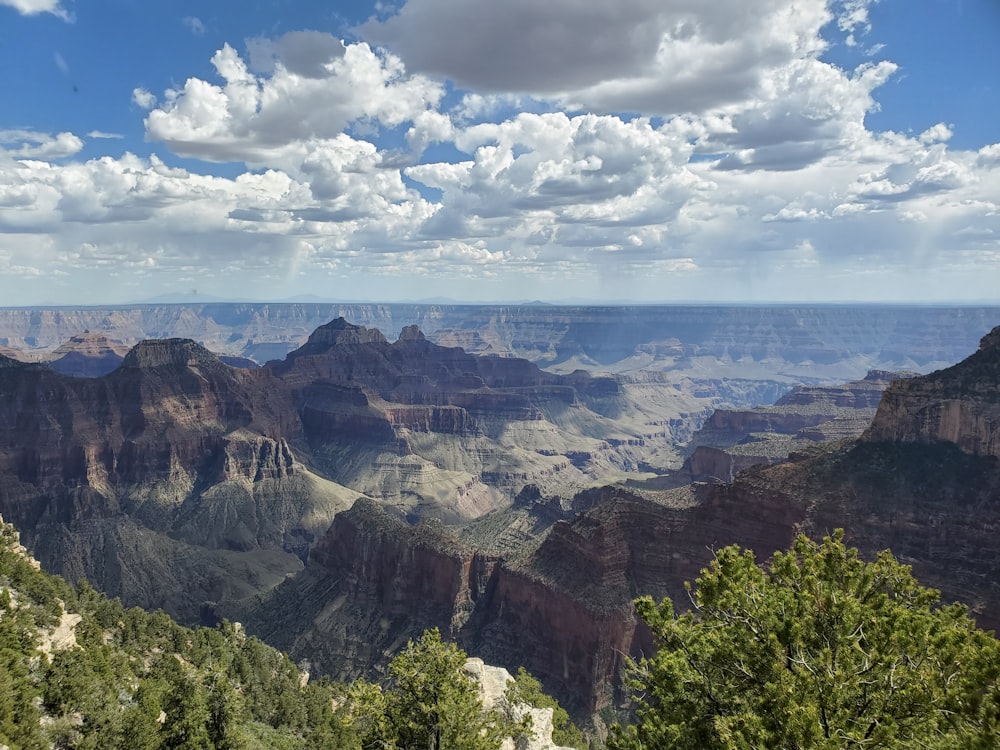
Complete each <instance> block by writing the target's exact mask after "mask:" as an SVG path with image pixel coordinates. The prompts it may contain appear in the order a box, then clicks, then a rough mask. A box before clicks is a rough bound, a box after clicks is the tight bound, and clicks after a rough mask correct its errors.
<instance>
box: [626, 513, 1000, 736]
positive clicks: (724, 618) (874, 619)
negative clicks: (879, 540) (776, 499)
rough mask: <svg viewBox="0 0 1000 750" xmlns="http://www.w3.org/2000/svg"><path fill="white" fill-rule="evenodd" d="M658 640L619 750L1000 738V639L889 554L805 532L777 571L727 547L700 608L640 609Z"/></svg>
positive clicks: (706, 578) (701, 590)
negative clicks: (868, 554)
mask: <svg viewBox="0 0 1000 750" xmlns="http://www.w3.org/2000/svg"><path fill="white" fill-rule="evenodd" d="M636 607H637V609H638V612H639V614H640V615H641V616H642V617H643V619H644V620H646V622H647V623H648V624H649V625H650V627H651V628H652V630H653V633H654V634H655V635H656V637H657V639H658V641H659V646H660V648H659V650H658V652H657V654H656V655H655V656H653V657H652V658H649V659H644V660H642V661H640V662H639V663H637V664H634V665H633V666H632V670H631V684H632V687H633V689H634V690H635V691H637V694H636V703H637V706H638V709H637V717H638V723H636V724H635V725H633V726H629V727H627V728H624V729H623V728H621V727H617V728H616V729H615V731H614V732H613V736H612V738H611V740H610V742H609V748H611V749H612V750H640V749H645V748H692V749H693V748H748V747H761V748H764V747H766V748H917V747H919V748H942V749H943V748H986V747H993V746H994V744H993V743H994V742H995V737H997V736H1000V723H998V721H997V717H998V706H1000V690H998V686H997V680H998V674H1000V644H998V642H997V641H996V640H995V639H994V638H993V636H992V635H991V634H988V633H984V632H982V631H980V630H978V629H976V627H975V625H974V623H973V622H972V620H971V619H970V618H969V617H968V615H967V613H966V611H965V609H964V608H962V607H960V606H958V605H952V606H940V603H939V596H938V593H937V592H935V591H933V590H931V589H926V588H923V587H921V586H919V585H918V584H917V582H916V581H915V580H914V578H913V577H912V575H911V574H910V571H909V568H908V567H907V566H903V565H900V564H899V563H898V562H897V561H896V560H895V559H894V558H893V557H892V556H891V555H890V554H889V553H888V552H883V553H881V554H880V555H879V556H878V558H877V560H876V561H875V562H872V563H865V562H864V561H862V560H860V559H859V558H858V555H857V550H853V549H848V548H846V547H845V545H844V542H843V532H840V531H838V532H837V533H836V534H835V535H834V536H833V537H827V538H825V539H824V540H823V542H822V543H821V544H816V543H814V542H811V541H810V540H808V539H806V538H805V537H803V536H800V537H799V538H798V539H797V540H796V542H795V544H794V546H793V548H792V550H791V551H790V552H789V553H787V554H781V553H778V554H775V556H774V558H773V561H772V563H771V565H770V568H769V569H767V570H764V569H762V568H760V567H758V566H757V565H756V564H755V562H754V558H753V555H752V553H750V552H741V551H740V550H739V549H738V548H737V547H728V548H726V549H724V550H722V551H721V552H720V553H719V554H718V555H717V557H716V558H715V560H714V561H713V562H712V564H711V565H710V566H709V568H708V569H706V570H704V571H702V576H701V578H700V579H699V580H698V582H697V589H696V593H695V596H694V609H693V610H692V611H690V612H687V613H685V614H682V615H679V616H678V615H676V614H675V613H674V610H673V606H672V604H671V602H670V601H669V600H664V601H663V602H662V603H660V604H659V605H657V604H655V603H654V602H653V601H652V600H651V599H649V598H644V599H640V600H638V601H637V603H636Z"/></svg>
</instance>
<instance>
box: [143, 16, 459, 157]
mask: <svg viewBox="0 0 1000 750" xmlns="http://www.w3.org/2000/svg"><path fill="white" fill-rule="evenodd" d="M301 33H304V34H307V35H306V36H305V37H299V36H295V37H293V38H292V39H293V40H295V39H300V38H305V39H307V40H308V41H309V43H308V44H306V45H305V46H304V48H303V49H304V51H301V53H298V52H297V53H296V54H295V55H291V54H290V53H289V50H290V49H292V48H293V47H295V46H296V45H295V44H292V43H291V42H289V35H287V34H286V35H285V36H284V37H282V38H281V39H279V40H277V41H276V42H274V43H273V44H272V45H271V46H270V47H268V49H269V50H270V52H269V53H268V54H267V55H264V58H265V62H261V54H262V53H261V52H260V45H259V44H258V45H257V50H258V51H257V52H254V53H252V54H253V57H254V59H255V60H256V64H257V65H259V66H263V67H264V68H268V67H269V66H271V65H273V69H272V70H270V71H269V72H266V71H265V72H264V73H263V74H258V73H255V72H254V71H252V70H251V68H250V67H249V66H248V65H247V62H246V61H245V60H244V59H243V58H242V57H241V56H240V55H239V53H238V52H237V51H236V50H235V49H233V48H232V47H230V46H229V45H228V44H227V45H225V46H224V47H223V48H222V49H221V50H219V51H218V52H216V54H215V55H214V57H213V58H212V64H213V66H214V67H215V69H216V71H217V73H218V75H219V77H220V78H221V79H222V84H221V85H219V84H216V83H212V82H209V81H205V80H202V79H199V78H190V79H188V80H187V82H186V83H185V84H184V87H183V88H181V89H171V90H168V91H167V92H166V93H165V94H164V96H163V102H162V104H161V105H160V106H159V107H158V108H155V109H153V110H152V111H151V112H150V113H149V115H148V116H147V118H146V132H147V137H148V138H149V139H151V140H156V141H162V142H163V143H165V144H166V145H167V146H168V147H169V148H170V149H171V150H172V151H174V152H175V153H178V154H180V155H182V156H190V157H196V158H200V159H206V160H209V161H242V162H246V163H248V164H254V165H258V164H264V163H272V162H271V161H270V160H272V159H279V158H281V155H282V154H285V153H288V152H295V153H296V154H297V153H299V152H300V151H301V149H299V148H297V146H296V144H298V143H300V142H302V141H305V140H308V139H325V138H335V137H336V136H338V135H339V134H340V133H342V132H344V130H345V129H346V128H348V127H349V126H351V125H352V124H358V123H369V124H372V125H377V126H382V127H389V128H391V127H396V126H398V125H401V124H403V123H405V122H407V121H412V120H414V119H415V118H417V117H418V116H419V115H420V114H421V113H422V112H425V111H427V110H429V109H433V108H435V107H436V105H437V103H438V102H439V101H440V99H441V97H442V96H443V94H444V89H443V87H442V86H441V85H440V84H438V83H434V82H432V81H430V80H429V79H426V78H423V77H421V76H409V75H406V74H405V70H404V68H403V65H402V62H401V61H400V60H399V59H398V58H396V57H393V56H392V55H383V54H377V53H376V52H375V51H373V50H372V49H371V48H370V47H369V46H368V45H367V44H351V45H349V46H348V47H346V48H344V47H343V46H342V45H341V43H340V41H339V40H336V39H335V38H334V37H331V36H329V35H327V34H318V33H315V32H313V33H306V32H301ZM286 48H287V49H286ZM268 61H269V62H268ZM289 158H294V157H289Z"/></svg>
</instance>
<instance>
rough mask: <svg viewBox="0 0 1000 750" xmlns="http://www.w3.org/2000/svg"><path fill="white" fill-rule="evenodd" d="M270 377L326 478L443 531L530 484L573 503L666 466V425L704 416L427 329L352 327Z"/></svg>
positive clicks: (298, 353) (689, 402)
mask: <svg viewBox="0 0 1000 750" xmlns="http://www.w3.org/2000/svg"><path fill="white" fill-rule="evenodd" d="M266 369H268V370H269V371H271V372H272V373H274V375H275V376H276V377H278V378H280V379H281V380H282V382H284V383H285V384H287V385H288V386H289V387H290V389H291V390H292V392H293V394H294V398H295V400H296V403H297V404H298V405H299V411H300V414H301V416H302V424H303V430H304V434H305V437H306V439H307V442H308V445H309V448H310V451H311V457H312V461H313V463H314V465H316V466H317V467H319V468H321V469H322V470H323V471H324V473H325V474H326V475H327V476H329V477H331V478H333V479H335V480H336V481H338V482H340V483H342V484H345V485H348V486H351V487H355V488H356V489H358V490H359V491H361V492H364V493H365V494H368V495H371V496H374V497H379V498H380V499H381V500H382V501H383V503H385V504H386V505H389V506H393V507H395V508H397V509H398V510H399V511H400V512H401V513H404V514H406V515H408V516H411V517H419V516H424V515H433V516H436V517H438V518H441V519H443V520H446V521H462V520H467V519H468V518H470V517H475V516H478V515H482V514H484V513H486V512H489V511H490V510H492V509H493V508H495V507H497V506H498V505H502V504H505V503H506V502H507V501H509V499H511V498H512V497H513V496H514V495H515V494H516V493H517V492H518V491H520V489H521V488H522V487H524V486H525V485H526V484H528V483H535V484H539V485H541V486H545V487H547V488H548V489H551V490H553V491H555V490H556V489H557V488H558V490H559V491H560V492H562V493H563V494H567V495H570V494H572V493H573V492H574V491H575V490H576V489H578V488H580V487H583V486H586V485H588V484H591V483H592V482H593V481H594V479H595V478H597V477H599V476H602V475H605V474H607V473H608V472H617V473H620V472H635V471H637V470H638V469H639V465H640V463H643V462H644V461H649V460H651V459H654V457H655V460H656V461H658V462H662V464H663V465H666V463H669V461H670V460H671V454H672V451H673V440H674V436H673V434H672V432H671V430H670V429H669V428H667V429H665V428H664V426H663V425H664V424H668V425H669V424H670V422H671V421H672V420H677V421H678V422H683V421H684V420H685V419H687V420H692V421H693V419H695V417H694V416H692V415H695V414H697V413H698V412H699V409H700V408H703V407H702V406H700V404H699V403H698V400H697V399H694V398H691V397H689V396H686V395H685V394H683V393H681V392H679V391H678V390H677V389H676V388H675V387H674V386H673V385H672V384H671V383H668V382H666V381H661V382H657V383H649V384H646V385H645V386H644V387H645V389H646V390H647V391H649V390H656V389H658V390H659V392H660V398H659V402H658V403H657V402H654V403H651V404H642V403H640V402H639V397H637V395H636V392H635V390H634V387H633V386H630V385H629V384H627V383H624V382H620V381H619V380H618V379H616V378H612V377H593V376H591V375H589V374H587V373H584V372H577V373H574V374H572V375H555V374H552V373H548V372H545V371H543V370H540V369H539V368H538V367H537V366H535V365H533V364H532V363H530V362H528V361H526V360H523V359H516V358H511V357H478V356H474V355H471V354H467V353H466V352H464V351H463V350H461V349H459V348H454V347H442V346H438V345H437V344H434V343H432V342H430V341H428V340H427V339H426V338H425V337H424V335H423V334H422V333H421V332H420V330H419V329H418V328H416V326H408V327H405V328H404V329H403V330H402V332H401V334H400V336H399V338H398V339H397V340H396V341H394V342H392V343H389V342H388V341H387V340H386V339H385V337H384V336H382V334H381V333H379V332H378V331H372V330H369V329H367V328H365V327H363V326H355V325H352V324H350V323H348V322H346V321H345V320H343V319H337V320H334V321H332V322H330V323H329V324H327V325H324V326H322V327H320V328H319V329H317V331H316V332H315V333H314V334H313V335H312V336H311V337H310V339H309V341H308V342H307V343H306V344H305V345H304V346H302V347H301V348H299V349H297V350H295V351H293V352H291V353H290V354H289V355H288V357H287V358H286V359H285V360H284V361H281V362H271V363H269V364H268V365H267V367H266ZM643 395H645V394H643ZM682 415H684V416H682ZM665 459H666V460H665Z"/></svg>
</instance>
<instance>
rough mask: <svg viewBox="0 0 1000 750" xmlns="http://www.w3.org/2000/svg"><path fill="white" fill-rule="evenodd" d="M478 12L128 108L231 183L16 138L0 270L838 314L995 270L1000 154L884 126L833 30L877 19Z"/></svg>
mask: <svg viewBox="0 0 1000 750" xmlns="http://www.w3.org/2000/svg"><path fill="white" fill-rule="evenodd" d="M460 5H462V7H461V8H456V7H454V6H455V4H454V3H444V2H443V0H409V2H408V3H406V4H405V5H403V6H402V7H401V8H400V9H399V10H398V11H396V10H390V11H388V13H389V15H386V16H384V20H382V21H371V22H369V24H367V25H366V26H365V27H364V32H363V33H365V34H368V38H369V39H376V38H378V39H380V40H381V42H380V43H384V44H385V45H386V47H385V48H373V47H371V46H369V44H367V43H364V42H357V43H350V44H346V45H345V44H344V43H343V42H341V40H339V39H337V38H336V37H334V36H332V35H329V34H325V33H320V32H314V31H295V32H290V33H288V34H285V35H283V36H280V37H277V38H275V39H252V40H248V41H247V43H246V50H245V51H243V52H241V51H238V50H237V48H236V47H234V46H231V45H225V46H223V47H222V49H220V50H218V51H217V52H216V54H215V55H214V57H213V58H212V64H213V66H214V70H215V75H214V76H208V77H204V78H195V77H192V78H188V79H187V80H186V81H185V82H184V83H183V84H182V85H178V86H176V87H175V88H173V89H170V90H167V91H165V92H157V94H156V95H154V93H152V92H150V91H148V90H147V89H145V88H141V87H140V88H136V89H135V90H134V91H133V94H132V101H133V103H134V104H135V105H136V106H137V107H140V108H142V109H144V110H148V113H147V114H146V116H145V125H146V137H147V141H149V142H151V143H152V144H153V148H166V149H170V150H171V151H172V152H174V153H175V154H177V155H179V156H182V157H188V158H192V159H195V160H199V159H200V160H203V161H206V162H223V161H229V162H241V163H243V164H245V165H247V167H248V168H247V169H245V170H240V169H238V168H227V169H226V170H223V171H224V173H225V174H228V175H233V173H234V172H235V173H236V175H235V176H228V177H221V176H213V175H212V174H211V173H212V172H213V171H215V170H214V167H211V166H205V167H204V169H202V170H201V172H199V170H198V169H197V166H196V165H197V162H196V161H194V162H184V163H185V164H187V165H188V168H187V169H179V168H172V167H169V166H168V165H167V164H166V163H164V161H163V160H161V159H159V158H157V157H155V156H152V157H149V158H140V157H137V156H134V155H131V154H126V155H125V156H123V157H121V158H111V157H105V158H100V159H91V160H88V161H73V160H72V159H73V157H76V156H77V154H78V153H79V151H80V149H81V147H82V141H81V139H80V138H78V137H77V136H74V135H72V134H70V133H61V134H58V135H45V134H38V133H34V132H30V131H6V132H5V133H4V134H3V135H2V136H0V232H3V233H4V238H5V241H4V245H3V251H2V253H3V254H0V280H2V278H3V277H4V276H14V275H15V274H19V278H21V279H33V278H36V277H34V276H31V271H30V269H51V272H52V273H57V274H58V273H61V274H65V275H66V278H67V279H74V280H76V284H77V286H78V287H81V288H86V287H87V283H86V281H87V279H88V278H90V277H88V274H91V275H92V276H93V274H95V273H96V272H95V269H100V273H101V274H103V276H102V277H101V278H102V286H101V288H104V286H105V284H104V282H106V281H107V279H118V280H120V282H121V284H122V285H130V284H132V285H139V284H145V283H147V280H150V279H160V280H162V281H161V283H168V282H169V283H176V284H195V283H196V284H197V286H198V288H204V289H210V288H213V286H215V287H217V288H218V291H219V292H221V293H223V294H225V293H226V291H225V290H226V289H235V288H238V289H239V290H240V292H239V294H240V295H251V296H252V295H253V294H254V293H256V294H257V296H261V297H271V298H274V297H276V296H280V295H282V294H285V293H288V294H293V293H300V292H303V291H311V292H314V293H318V292H325V293H327V294H331V293H332V294H337V293H338V292H331V291H330V290H331V289H332V288H333V287H329V286H327V287H322V288H321V287H320V285H330V284H334V285H335V284H343V285H344V286H342V287H339V289H340V290H341V291H340V292H339V294H340V295H341V296H347V297H354V298H356V297H358V296H370V297H372V298H375V297H382V298H385V297H391V296H396V297H413V296H414V292H413V290H412V288H411V287H410V285H411V284H412V279H413V278H415V277H419V278H420V279H421V288H422V292H421V294H422V295H423V294H427V295H430V294H447V295H449V296H465V297H470V298H475V297H478V298H480V299H482V298H503V297H506V298H512V297H551V296H552V295H553V291H552V290H553V288H554V287H553V286H552V285H553V284H555V283H560V284H564V283H567V281H566V280H571V282H572V284H573V292H572V294H574V295H576V296H587V295H592V296H604V297H607V296H616V297H619V298H622V297H628V298H630V299H669V298H678V297H680V298H688V299H690V298H695V297H701V298H705V299H711V298H729V299H732V298H742V299H767V298H771V299H788V298H789V297H790V296H802V295H809V294H816V295H817V297H825V298H830V297H829V295H835V296H836V297H837V298H841V299H846V298H849V297H851V296H855V297H864V296H869V297H874V298H878V297H880V296H881V295H882V293H881V292H880V289H882V288H883V287H884V286H885V282H886V279H891V280H892V281H893V283H894V284H897V285H898V283H897V282H899V279H903V278H905V279H907V280H914V279H916V277H914V276H908V275H907V274H912V273H914V272H913V270H912V269H914V268H928V269H931V268H933V269H936V270H937V271H938V272H940V273H939V275H940V274H944V273H945V272H946V271H948V272H951V270H954V269H956V268H958V267H959V265H958V264H959V259H960V264H961V268H962V269H966V270H962V271H957V270H955V271H954V273H955V274H958V275H957V276H955V277H954V278H956V279H957V278H961V279H962V280H963V281H968V282H969V284H971V286H970V288H975V289H978V288H979V287H977V286H976V284H980V285H985V284H986V282H985V281H983V274H981V273H979V274H977V273H976V271H975V264H976V263H977V262H981V263H987V262H989V263H994V264H995V263H996V258H998V257H1000V244H998V243H1000V201H998V200H997V198H996V196H997V195H1000V144H995V145H991V146H986V147H984V148H982V149H980V150H979V151H978V152H970V151H962V150H958V149H956V148H954V147H953V144H952V138H951V136H952V131H951V127H950V126H948V125H946V124H943V123H940V124H937V125H934V126H932V127H930V128H928V129H927V130H926V131H924V132H923V133H920V134H919V135H916V136H911V135H907V134H902V133H894V132H881V133H879V132H872V131H871V130H869V128H868V126H867V125H866V115H867V114H869V113H870V112H872V111H873V110H874V109H875V108H876V106H877V105H876V100H875V97H876V92H877V89H878V87H879V86H882V85H883V84H884V83H885V82H886V81H888V80H890V79H891V77H892V76H893V75H894V74H895V70H896V67H895V65H894V64H893V63H892V62H890V61H884V60H883V61H871V62H868V63H866V64H863V65H861V66H859V67H857V68H856V69H854V70H845V69H842V68H839V67H837V66H835V65H833V64H831V63H829V62H827V61H825V60H824V59H823V55H822V52H823V50H824V49H825V47H826V44H827V43H826V42H825V41H824V40H823V38H822V37H821V36H820V29H821V28H824V29H826V30H827V32H830V33H834V34H836V33H840V34H841V35H855V36H857V37H860V36H862V35H864V34H866V33H870V32H868V26H869V24H870V23H871V20H870V19H869V17H868V15H867V9H868V7H869V5H870V3H869V2H867V1H862V0H837V1H836V2H830V3H825V2H822V1H821V0H801V1H797V2H791V1H790V0H749V2H746V3H740V4H738V3H735V1H734V0H723V2H720V3H717V4H705V3H700V2H694V1H693V0H667V1H666V2H664V1H662V0H658V2H655V3H654V2H652V1H651V0H649V1H647V0H625V1H624V2H622V3H619V4H618V5H616V6H614V7H611V6H609V7H608V8H605V7H603V6H601V5H600V4H593V3H590V4H586V3H579V2H575V1H574V2H570V0H556V2H554V3H550V4H539V3H527V2H526V0H495V2H492V3H485V2H480V0H470V2H469V3H467V4H460ZM466 5H467V6H468V8H466V7H465V6H466ZM446 8H447V10H449V11H450V12H451V13H452V16H447V14H445V9H446ZM468 9H472V10H478V11H480V12H481V13H483V14H485V15H484V19H485V20H482V21H481V20H480V19H478V18H472V17H471V15H470V16H469V17H468V18H466V17H465V16H464V15H463V14H465V13H466V12H467V11H468V12H469V13H470V14H471V11H469V10H468ZM505 13H507V14H511V15H512V18H514V19H515V20H516V21H517V23H514V21H512V20H510V19H508V18H507V17H506V16H505V15H504V14H505ZM518 14H520V15H518ZM727 14H728V15H727ZM529 22H530V23H529ZM422 24H426V25H427V26H426V28H427V29H430V28H434V29H435V32H434V35H433V37H432V39H431V40H430V41H428V40H427V39H423V38H421V35H420V34H418V33H417V32H419V31H420V30H421V29H422V28H424V26H422ZM434 24H437V26H435V25H434ZM490 24H492V26H491V25H490ZM515 27H516V29H515ZM595 28H601V29H602V30H603V32H605V33H603V34H589V33H587V32H588V31H593V30H594V29H595ZM517 29H520V35H518V34H517V33H515V32H516V30H517ZM831 29H832V32H831ZM404 31H405V32H406V33H403V32H404ZM560 34H565V35H566V37H567V39H562V37H561V36H560ZM390 36H391V37H392V38H391V39H390V38H389V37H390ZM487 37H490V38H487ZM491 39H492V41H491ZM540 42H545V44H546V45H548V47H544V45H543V47H542V48H538V47H537V45H538V44H539V43H540ZM491 44H492V45H494V46H493V47H491V46H490V45H491ZM577 48H579V49H577ZM550 53H551V54H550ZM494 54H495V55H497V56H498V57H497V59H496V61H495V63H496V64H495V69H490V64H491V62H493V61H490V60H489V58H490V56H492V55H494ZM601 54H604V55H605V56H606V60H598V59H596V58H594V59H592V56H594V55H598V56H599V55H601ZM559 55H562V56H563V57H559V59H555V57H558V56H559ZM567 56H568V57H567ZM550 57H551V58H552V59H550ZM584 58H586V59H584ZM435 61H436V62H435ZM431 63H434V64H433V65H432V64H431ZM598 63H600V64H598ZM605 63H606V64H605ZM437 65H439V67H435V66H437ZM429 73H435V74H437V75H442V76H445V77H448V78H452V79H453V80H457V81H460V82H461V81H464V82H466V84H465V85H472V84H475V85H476V86H477V87H478V88H476V89H475V90H461V89H458V90H456V89H455V88H454V86H450V85H449V84H448V83H446V82H444V81H441V80H433V79H431V78H430V77H428V74H429ZM463 76H465V77H464V78H463ZM178 80H183V78H180V79H178ZM573 104H576V105H579V106H580V108H581V109H572V108H570V107H569V105H573ZM583 110H586V113H585V112H584V111H583ZM623 112H635V114H623ZM108 135H111V134H104V133H100V132H99V131H94V132H92V133H90V134H89V135H88V137H89V138H101V137H106V136H108ZM991 258H992V260H990V259H991ZM12 269H17V270H12ZM949 269H951V270H949ZM46 273H49V272H48V271H46ZM962 274H964V275H962ZM49 275H50V276H51V274H49ZM945 275H946V274H945ZM93 278H94V279H96V278H97V277H96V276H93ZM373 280H376V281H373ZM880 285H881V286H880ZM559 288H560V289H562V288H563V287H559ZM908 288H910V287H908ZM917 288H918V287H917V286H914V287H912V289H917ZM984 288H985V286H984ZM455 289H459V290H463V291H460V292H456V291H455ZM343 290H346V292H345V291H343ZM464 290H468V292H467V293H466V292H465V291H464ZM8 291H10V288H8ZM14 291H18V289H14ZM930 291H931V292H932V293H935V294H936V293H938V292H936V291H935V290H933V289H931V290H930ZM560 293H561V292H560ZM913 293H915V292H911V294H913ZM230 294H232V293H231V292H230ZM123 296H124V298H126V299H127V298H128V297H127V295H126V292H125V291H122V292H121V293H120V295H119V297H120V298H122V297H123Z"/></svg>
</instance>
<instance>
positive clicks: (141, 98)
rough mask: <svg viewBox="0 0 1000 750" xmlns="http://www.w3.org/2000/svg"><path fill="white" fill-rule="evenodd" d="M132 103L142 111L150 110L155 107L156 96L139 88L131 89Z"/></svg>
mask: <svg viewBox="0 0 1000 750" xmlns="http://www.w3.org/2000/svg"><path fill="white" fill-rule="evenodd" d="M132 103H133V104H135V105H136V106H137V107H141V108H142V109H152V108H153V107H155V106H156V96H155V95H154V94H152V93H150V92H149V91H147V90H146V89H144V88H142V87H141V86H137V87H136V88H134V89H132Z"/></svg>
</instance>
